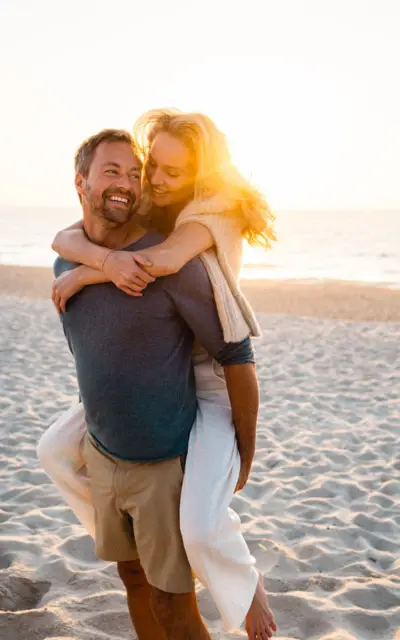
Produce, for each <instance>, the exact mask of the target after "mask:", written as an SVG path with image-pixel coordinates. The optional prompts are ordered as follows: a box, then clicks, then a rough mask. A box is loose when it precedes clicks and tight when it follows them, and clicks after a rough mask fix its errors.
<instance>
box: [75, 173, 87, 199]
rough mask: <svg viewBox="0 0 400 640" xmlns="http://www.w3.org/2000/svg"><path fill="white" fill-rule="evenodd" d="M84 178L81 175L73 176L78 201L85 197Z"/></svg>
mask: <svg viewBox="0 0 400 640" xmlns="http://www.w3.org/2000/svg"><path fill="white" fill-rule="evenodd" d="M85 182H86V180H85V178H84V177H83V175H82V174H81V173H76V174H75V189H76V191H77V193H78V196H79V200H82V197H83V196H84V195H85Z"/></svg>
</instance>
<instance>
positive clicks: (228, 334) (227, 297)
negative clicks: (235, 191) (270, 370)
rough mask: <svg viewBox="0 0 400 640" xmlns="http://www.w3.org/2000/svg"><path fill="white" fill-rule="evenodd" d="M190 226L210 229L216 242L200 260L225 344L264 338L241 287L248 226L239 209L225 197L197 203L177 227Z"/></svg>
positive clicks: (191, 206) (180, 220)
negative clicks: (204, 269)
mask: <svg viewBox="0 0 400 640" xmlns="http://www.w3.org/2000/svg"><path fill="white" fill-rule="evenodd" d="M188 222H197V223H199V224H202V225H204V226H206V227H207V228H208V229H209V231H210V232H211V234H212V236H213V238H214V243H215V247H214V248H213V249H212V250H209V251H207V252H205V253H204V254H202V255H201V256H200V257H201V260H202V262H203V264H204V266H205V267H206V269H207V272H208V275H209V278H210V280H211V284H212V287H213V291H214V296H215V301H216V304H217V309H218V314H219V317H220V321H221V325H222V329H223V333H224V339H225V341H226V342H237V341H240V340H242V339H243V338H244V337H245V336H246V335H249V334H250V335H251V336H253V337H258V336H260V335H261V331H260V327H259V325H258V322H257V320H256V317H255V315H254V312H253V310H252V308H251V306H250V304H249V302H248V300H247V299H246V298H245V296H244V295H243V293H242V291H241V289H240V286H239V277H240V269H241V265H242V248H243V230H244V226H245V222H244V220H243V217H242V215H241V213H240V212H239V211H238V208H237V206H235V203H234V202H233V201H232V200H229V199H228V198H226V197H225V196H218V197H215V198H209V199H204V200H194V201H193V202H191V203H190V204H189V205H188V206H187V207H185V209H184V210H183V211H182V212H181V214H180V215H179V217H178V219H177V222H176V226H177V227H179V226H181V225H183V224H187V223H188Z"/></svg>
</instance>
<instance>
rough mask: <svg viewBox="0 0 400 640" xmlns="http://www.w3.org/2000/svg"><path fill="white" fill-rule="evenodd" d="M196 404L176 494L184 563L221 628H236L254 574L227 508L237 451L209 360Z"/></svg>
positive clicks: (200, 371) (199, 370)
mask: <svg viewBox="0 0 400 640" xmlns="http://www.w3.org/2000/svg"><path fill="white" fill-rule="evenodd" d="M196 380H197V389H198V402H199V410H198V415H197V419H196V423H195V425H194V427H193V429H192V433H191V436H190V442H189V450H188V456H187V460H186V469H185V477H184V482H183V488H182V498H181V530H182V537H183V541H184V544H185V548H186V553H187V555H188V558H189V562H190V565H191V566H192V569H193V571H194V573H195V574H196V576H197V577H198V579H199V580H200V581H201V582H202V583H203V584H204V586H206V587H207V589H208V590H209V591H210V593H211V595H212V597H213V599H214V601H215V603H216V605H217V607H218V609H219V611H220V613H221V616H222V619H223V622H224V625H225V627H226V628H227V629H230V630H234V629H238V628H239V627H240V625H241V623H242V622H243V621H244V619H245V617H246V615H247V613H248V611H249V609H250V606H251V603H252V601H253V598H254V594H255V591H256V587H257V583H258V578H259V574H258V572H257V570H256V568H255V560H254V558H253V557H252V556H251V554H250V551H249V549H248V546H247V544H246V542H245V540H244V538H243V535H242V533H241V531H240V519H239V516H238V515H237V514H236V513H235V512H234V511H233V510H232V509H230V508H229V505H230V502H231V500H232V498H233V495H234V491H235V487H236V483H237V479H238V475H239V470H240V457H239V453H238V449H237V443H236V435H235V430H234V427H233V425H232V415H231V408H230V403H229V397H228V394H227V391H226V388H225V389H224V384H223V383H222V384H221V378H219V377H218V376H216V375H215V373H214V372H213V368H212V363H210V362H209V363H204V364H202V365H199V366H197V367H196Z"/></svg>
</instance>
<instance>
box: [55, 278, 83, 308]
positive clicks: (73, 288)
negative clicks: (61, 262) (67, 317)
mask: <svg viewBox="0 0 400 640" xmlns="http://www.w3.org/2000/svg"><path fill="white" fill-rule="evenodd" d="M80 269H81V267H77V268H76V269H71V271H64V273H62V274H61V275H60V276H58V278H56V279H55V280H54V282H53V287H52V292H51V299H52V300H53V302H54V305H55V307H56V309H57V312H58V313H61V312H63V313H64V312H65V309H66V304H67V302H68V300H69V299H70V298H72V296H74V295H75V294H76V293H78V291H80V290H81V289H83V287H84V286H85V283H84V282H83V281H82V279H81V273H80Z"/></svg>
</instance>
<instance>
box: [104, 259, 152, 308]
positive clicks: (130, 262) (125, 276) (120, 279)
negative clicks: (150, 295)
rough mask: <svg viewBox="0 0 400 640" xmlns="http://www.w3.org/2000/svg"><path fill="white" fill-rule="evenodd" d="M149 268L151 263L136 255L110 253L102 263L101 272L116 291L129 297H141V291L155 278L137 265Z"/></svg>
mask: <svg viewBox="0 0 400 640" xmlns="http://www.w3.org/2000/svg"><path fill="white" fill-rule="evenodd" d="M140 264H141V265H142V266H144V267H146V266H147V267H149V266H151V262H149V261H148V260H146V259H145V258H143V257H142V256H141V255H140V254H138V253H132V252H130V251H110V253H109V255H108V256H107V258H106V259H105V261H104V264H103V272H104V274H105V275H106V276H107V278H108V279H109V280H110V281H111V282H113V283H114V284H115V286H116V287H118V289H121V291H124V292H125V293H127V294H128V295H130V296H134V297H139V296H142V295H143V294H142V291H143V289H145V288H146V287H147V285H148V284H149V283H150V282H154V280H155V278H153V276H151V275H149V274H148V273H146V271H145V270H144V269H142V268H141V267H140V266H139V265H140Z"/></svg>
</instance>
